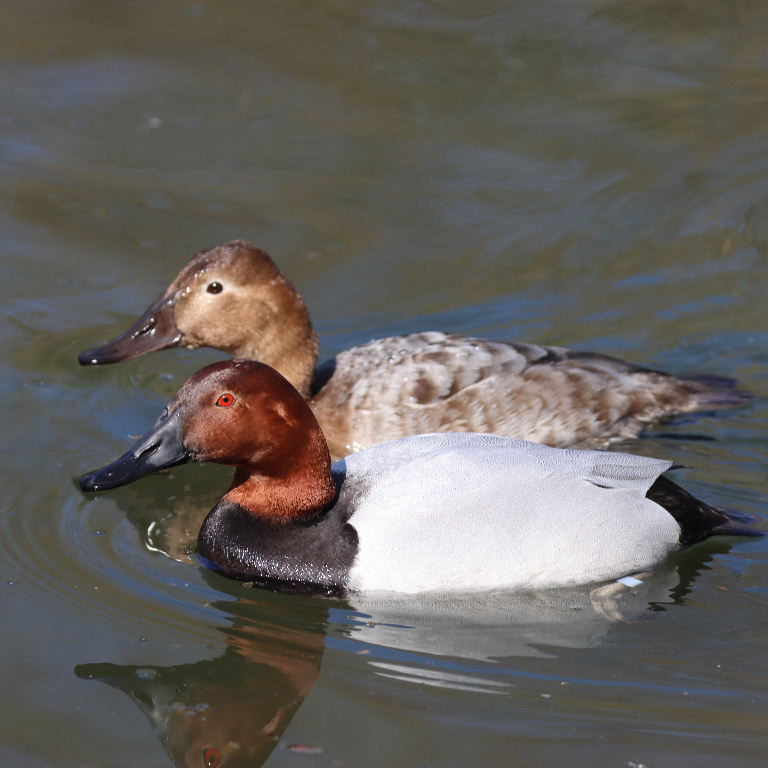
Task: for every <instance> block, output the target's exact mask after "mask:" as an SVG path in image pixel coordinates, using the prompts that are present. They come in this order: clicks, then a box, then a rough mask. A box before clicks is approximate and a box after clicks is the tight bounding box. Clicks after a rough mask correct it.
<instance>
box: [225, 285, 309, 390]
mask: <svg viewBox="0 0 768 768" xmlns="http://www.w3.org/2000/svg"><path fill="white" fill-rule="evenodd" d="M286 282H287V281H286ZM271 309H272V311H271V313H270V314H271V318H270V320H269V322H267V323H264V324H263V325H262V326H261V329H260V330H259V331H257V332H255V333H254V334H253V335H251V336H250V337H249V338H248V339H246V340H245V341H244V342H243V343H242V344H240V345H239V346H238V347H236V348H235V349H233V350H231V352H232V354H233V355H234V356H235V357H245V358H248V359H251V360H260V361H261V362H262V363H266V364H267V365H270V366H272V368H274V369H276V370H277V371H279V372H280V373H281V374H282V375H283V376H285V378H286V379H288V381H290V382H291V384H293V386H294V387H295V388H296V389H297V390H298V391H299V393H300V394H301V396H302V397H303V398H305V399H306V398H307V397H309V393H310V387H311V383H312V376H313V374H314V372H315V366H316V365H317V356H318V351H319V348H320V344H319V341H318V338H317V332H316V331H315V329H314V326H313V325H312V320H311V319H310V317H309V310H308V309H307V306H306V304H305V303H304V300H303V299H302V298H301V296H299V294H298V293H297V292H296V291H293V290H291V292H288V291H286V292H285V294H284V295H283V297H282V301H281V302H279V303H278V304H277V305H276V306H274V307H272V308H271Z"/></svg>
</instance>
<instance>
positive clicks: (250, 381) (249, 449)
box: [80, 360, 330, 491]
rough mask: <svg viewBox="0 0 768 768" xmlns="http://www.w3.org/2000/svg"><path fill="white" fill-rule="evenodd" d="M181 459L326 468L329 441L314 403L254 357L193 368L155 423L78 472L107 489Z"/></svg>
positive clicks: (263, 468) (279, 474)
mask: <svg viewBox="0 0 768 768" xmlns="http://www.w3.org/2000/svg"><path fill="white" fill-rule="evenodd" d="M185 461H214V462H217V463H220V464H230V465H232V466H236V467H238V468H239V469H240V470H241V471H242V472H243V473H245V475H247V476H257V477H266V478H277V479H281V478H282V479H285V480H286V482H287V480H288V479H290V478H294V477H296V476H297V475H300V474H306V473H307V471H308V470H310V469H311V470H313V471H316V472H319V473H321V474H323V473H324V474H325V475H328V473H329V467H330V457H329V454H328V447H327V444H326V442H325V438H324V437H323V434H322V432H321V431H320V427H319V426H318V423H317V420H316V419H315V417H314V415H313V413H312V411H311V409H310V408H309V406H308V405H307V403H306V402H305V401H304V399H303V398H302V397H301V395H299V393H298V392H297V391H296V390H295V389H294V388H293V386H291V384H290V383H289V382H288V381H287V380H286V379H285V378H283V377H282V376H281V375H280V374H279V373H278V372H277V371H275V370H274V369H273V368H270V367H269V366H268V365H264V364H263V363H259V362H257V361H255V360H230V361H223V362H219V363H213V364H212V365H208V366H206V367H205V368H202V369H201V370H200V371H198V372H197V373H195V374H194V375H193V376H192V377H191V378H190V379H189V380H188V381H187V382H186V383H185V384H184V386H183V387H182V388H181V389H180V390H179V392H178V394H177V395H176V397H174V399H173V400H172V401H171V402H170V403H169V404H168V407H167V408H166V410H165V412H164V413H163V415H162V416H161V417H160V418H159V419H158V421H157V422H156V423H155V425H154V426H153V427H152V428H151V429H150V430H149V431H148V432H147V433H146V434H144V435H143V436H142V437H141V438H139V439H138V440H137V441H136V443H135V444H134V446H133V447H132V448H131V449H130V450H129V451H128V452H127V453H125V454H124V455H123V456H121V457H120V458H119V459H117V460H116V461H115V462H113V463H112V464H110V465H108V466H106V467H103V468H102V469H99V470H96V471H95V472H90V473H87V474H85V475H83V476H82V477H81V478H80V486H81V488H82V489H83V490H86V491H96V490H106V489H109V488H115V487H117V486H120V485H125V484H126V483H129V482H132V481H133V480H137V479H138V478H140V477H143V476H144V475H147V474H149V473H151V472H154V471H156V470H158V469H162V468H164V467H169V466H174V465H176V464H180V463H183V462H185Z"/></svg>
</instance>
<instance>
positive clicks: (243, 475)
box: [222, 460, 337, 526]
mask: <svg viewBox="0 0 768 768" xmlns="http://www.w3.org/2000/svg"><path fill="white" fill-rule="evenodd" d="M336 496H337V488H336V485H335V483H334V482H333V476H332V475H331V470H330V460H328V461H327V463H325V466H323V465H322V463H318V464H312V465H303V466H300V467H298V468H297V467H293V468H292V470H291V472H290V474H288V475H283V476H274V475H263V474H252V473H251V472H250V471H249V470H247V469H245V468H242V467H238V468H237V469H236V471H235V477H234V479H233V481H232V487H231V488H230V489H229V491H227V493H226V494H225V495H224V498H223V499H222V501H224V502H229V503H231V504H236V505H237V506H239V507H241V508H242V509H244V510H245V511H246V512H248V513H249V514H251V515H252V516H253V517H254V518H256V519H258V520H261V521H262V522H265V523H269V524H271V525H278V526H279V525H285V524H289V523H294V522H301V521H304V520H309V519H311V518H312V517H314V516H315V515H317V514H319V513H320V512H322V511H323V510H325V509H327V508H328V507H329V506H331V505H332V504H333V502H334V501H335V499H336Z"/></svg>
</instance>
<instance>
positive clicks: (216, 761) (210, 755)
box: [203, 747, 221, 768]
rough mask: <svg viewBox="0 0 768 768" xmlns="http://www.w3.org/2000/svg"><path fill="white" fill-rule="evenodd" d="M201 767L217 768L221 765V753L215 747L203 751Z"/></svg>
mask: <svg viewBox="0 0 768 768" xmlns="http://www.w3.org/2000/svg"><path fill="white" fill-rule="evenodd" d="M203 765H204V766H205V768H217V766H219V765H221V752H220V751H219V750H218V749H216V747H208V749H204V750H203Z"/></svg>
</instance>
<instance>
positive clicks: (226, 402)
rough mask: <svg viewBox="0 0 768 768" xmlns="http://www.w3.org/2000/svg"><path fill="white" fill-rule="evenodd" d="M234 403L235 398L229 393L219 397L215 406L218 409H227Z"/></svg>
mask: <svg viewBox="0 0 768 768" xmlns="http://www.w3.org/2000/svg"><path fill="white" fill-rule="evenodd" d="M234 402H235V396H234V395H233V394H230V393H229V392H225V393H224V394H223V395H219V399H218V400H217V401H216V405H218V406H219V408H229V406H230V405H232V403H234Z"/></svg>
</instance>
